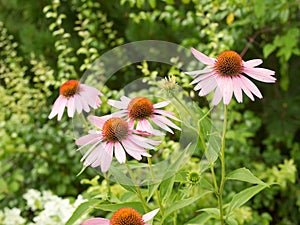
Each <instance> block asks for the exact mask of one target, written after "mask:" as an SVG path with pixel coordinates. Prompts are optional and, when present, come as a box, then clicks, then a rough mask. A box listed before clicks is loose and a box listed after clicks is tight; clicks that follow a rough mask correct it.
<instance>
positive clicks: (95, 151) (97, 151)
mask: <svg viewBox="0 0 300 225" xmlns="http://www.w3.org/2000/svg"><path fill="white" fill-rule="evenodd" d="M91 149H92V151H90V153H89V154H88V156H87V157H86V159H85V160H84V163H83V165H84V166H90V165H92V164H93V163H94V162H95V161H96V160H97V159H98V157H99V155H101V151H102V148H101V146H97V147H96V148H91ZM88 152H89V150H88ZM81 161H83V158H82V159H81ZM97 166H98V165H97Z"/></svg>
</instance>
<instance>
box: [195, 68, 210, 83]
mask: <svg viewBox="0 0 300 225" xmlns="http://www.w3.org/2000/svg"><path fill="white" fill-rule="evenodd" d="M214 74H215V72H214V71H212V72H210V73H206V74H203V75H199V76H197V77H196V78H195V79H194V80H193V81H192V82H191V84H196V83H198V82H200V81H201V80H204V79H206V78H208V77H211V76H213V75H214Z"/></svg>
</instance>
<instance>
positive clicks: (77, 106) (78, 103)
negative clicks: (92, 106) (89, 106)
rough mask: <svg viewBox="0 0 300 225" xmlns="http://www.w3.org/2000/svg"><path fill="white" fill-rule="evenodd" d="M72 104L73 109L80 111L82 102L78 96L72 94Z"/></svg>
mask: <svg viewBox="0 0 300 225" xmlns="http://www.w3.org/2000/svg"><path fill="white" fill-rule="evenodd" d="M74 106H75V111H77V112H78V113H81V112H82V108H83V107H82V103H81V101H80V96H76V95H75V96H74Z"/></svg>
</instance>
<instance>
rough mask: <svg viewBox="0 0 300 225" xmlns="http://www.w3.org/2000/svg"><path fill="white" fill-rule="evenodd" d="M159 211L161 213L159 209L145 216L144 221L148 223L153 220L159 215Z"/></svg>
mask: <svg viewBox="0 0 300 225" xmlns="http://www.w3.org/2000/svg"><path fill="white" fill-rule="evenodd" d="M158 211H159V209H155V210H153V211H151V212H148V213H147V214H145V215H143V217H142V218H143V221H144V222H147V221H149V220H151V219H152V218H153V217H154V216H155V215H156V214H157V213H158Z"/></svg>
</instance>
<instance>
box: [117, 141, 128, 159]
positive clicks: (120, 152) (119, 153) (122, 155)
mask: <svg viewBox="0 0 300 225" xmlns="http://www.w3.org/2000/svg"><path fill="white" fill-rule="evenodd" d="M115 156H116V159H117V160H118V161H119V163H125V161H126V153H125V151H124V149H123V147H122V146H121V144H120V143H119V142H116V143H115Z"/></svg>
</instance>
